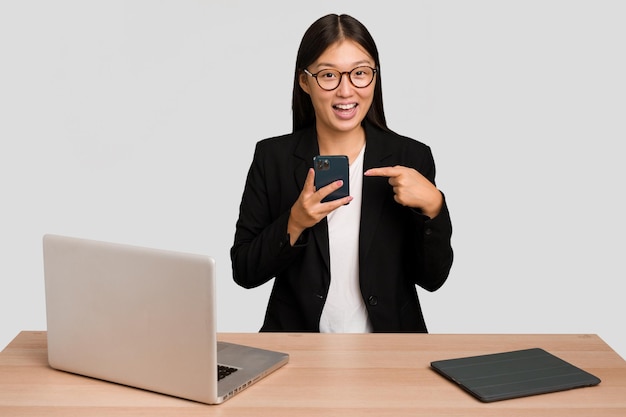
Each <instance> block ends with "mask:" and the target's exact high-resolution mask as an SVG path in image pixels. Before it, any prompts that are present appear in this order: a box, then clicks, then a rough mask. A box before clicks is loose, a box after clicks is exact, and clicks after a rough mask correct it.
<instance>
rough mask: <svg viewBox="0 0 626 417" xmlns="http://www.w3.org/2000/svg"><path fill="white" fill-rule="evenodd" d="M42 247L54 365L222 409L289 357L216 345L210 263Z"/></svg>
mask: <svg viewBox="0 0 626 417" xmlns="http://www.w3.org/2000/svg"><path fill="white" fill-rule="evenodd" d="M43 249H44V252H43V253H44V277H45V288H46V315H47V333H48V361H49V364H50V366H51V367H52V368H55V369H59V370H63V371H67V372H73V373H76V374H81V375H85V376H89V377H93V378H98V379H102V380H106V381H111V382H116V383H119V384H124V385H128V386H132V387H136V388H141V389H145V390H150V391H155V392H159V393H162V394H168V395H172V396H176V397H181V398H185V399H189V400H194V401H198V402H202V403H207V404H219V403H221V402H223V401H225V400H226V399H228V398H230V397H232V396H233V395H235V394H237V393H238V392H240V391H241V390H243V389H244V388H246V387H248V386H250V385H251V384H253V383H254V382H257V381H258V380H259V379H261V378H262V377H264V376H266V375H268V374H269V373H271V372H273V371H274V370H276V369H278V368H280V367H281V366H283V365H284V364H286V363H287V362H288V360H289V355H288V354H286V353H282V352H274V351H268V350H264V349H258V348H254V347H250V346H242V345H236V344H232V343H225V342H220V341H218V340H217V336H216V320H215V311H216V309H215V261H214V260H213V259H212V258H211V257H208V256H202V255H193V254H185V253H178V252H172V251H163V250H157V249H149V248H141V247H136V246H130V245H121V244H115V243H106V242H98V241H93V240H86V239H78V238H73V237H66V236H58V235H45V236H44V238H43ZM218 368H219V370H218Z"/></svg>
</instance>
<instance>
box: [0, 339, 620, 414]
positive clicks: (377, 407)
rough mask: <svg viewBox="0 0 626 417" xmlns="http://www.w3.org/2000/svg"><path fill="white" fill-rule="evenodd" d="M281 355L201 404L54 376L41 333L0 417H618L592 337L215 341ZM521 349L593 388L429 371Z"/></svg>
mask: <svg viewBox="0 0 626 417" xmlns="http://www.w3.org/2000/svg"><path fill="white" fill-rule="evenodd" d="M220 339H221V340H225V341H230V342H235V343H243V344H249V345H254V346H258V347H264V348H267V349H276V350H282V351H285V352H289V353H290V355H291V360H290V362H289V364H287V365H286V366H285V367H283V368H281V369H280V370H278V371H277V372H275V373H273V374H271V375H269V376H268V377H267V378H266V379H264V380H262V381H261V382H259V383H257V384H255V385H253V386H251V387H250V388H248V389H247V390H245V391H244V392H242V393H240V394H238V395H237V396H235V397H234V398H232V399H230V400H228V401H227V402H225V403H224V404H222V405H217V406H209V405H203V404H199V403H195V402H192V401H186V400H182V399H177V398H172V397H168V396H165V395H161V394H156V393H151V392H147V391H142V390H138V389H135V388H129V387H124V386H121V385H116V384H112V383H108V382H103V381H99V380H94V379H90V378H86V377H81V376H77V375H72V374H68V373H65V372H61V371H56V370H53V369H51V368H49V367H48V364H47V351H46V333H45V332H21V333H20V334H19V335H18V336H17V337H16V338H15V339H14V340H13V341H12V342H11V343H10V344H9V345H8V346H7V347H6V349H4V350H3V351H2V352H1V353H0V416H3V417H4V416H42V415H45V416H64V417H66V416H70V415H71V416H213V415H216V416H255V417H262V416H271V417H281V416H289V417H306V416H315V417H318V416H326V415H329V416H341V417H348V416H372V417H384V416H393V417H398V416H431V417H434V416H464V417H467V416H481V417H489V416H498V417H502V416H529V417H530V416H532V417H536V416H548V417H549V416H563V417H577V416H580V417H583V416H584V417H589V416H616V417H617V416H619V417H624V416H626V362H625V361H624V360H623V359H622V358H621V357H620V356H619V355H617V353H615V352H614V351H613V350H612V349H611V348H610V347H609V346H608V345H607V344H606V343H604V342H603V341H602V339H600V338H599V337H598V336H596V335H438V334H437V335H435V334H431V335H423V334H358V335H339V334H335V335H328V334H276V333H275V334H269V333H254V334H231V333H225V334H220ZM529 347H542V348H544V349H546V350H547V351H549V352H551V353H553V354H555V355H557V356H559V357H561V358H562V359H564V360H567V361H569V362H571V363H573V364H574V365H576V366H578V367H580V368H583V369H585V370H587V371H589V372H591V373H593V374H595V375H596V376H598V377H599V378H600V379H601V380H602V382H601V384H600V385H598V386H596V387H589V388H581V389H575V390H571V391H564V392H558V393H552V394H545V395H539V396H534V397H526V398H520V399H514V400H506V401H501V402H496V403H489V404H485V403H481V402H479V401H478V400H475V399H474V398H473V397H471V396H470V395H468V394H466V393H465V392H464V391H462V390H461V389H460V388H458V387H456V386H455V385H453V384H451V383H450V382H448V381H447V380H445V379H443V378H442V377H441V376H439V375H438V374H436V373H435V372H433V371H432V370H430V369H429V365H430V362H431V361H432V360H436V359H445V358H451V357H459V356H468V355H478V354H484V353H492V352H499V351H507V350H516V349H523V348H529Z"/></svg>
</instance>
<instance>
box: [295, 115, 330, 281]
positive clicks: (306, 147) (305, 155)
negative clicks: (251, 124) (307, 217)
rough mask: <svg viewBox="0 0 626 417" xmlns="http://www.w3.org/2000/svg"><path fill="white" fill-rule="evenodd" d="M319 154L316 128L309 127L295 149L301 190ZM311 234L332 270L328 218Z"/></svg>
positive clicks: (325, 262) (296, 169) (296, 176)
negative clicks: (314, 159)
mask: <svg viewBox="0 0 626 417" xmlns="http://www.w3.org/2000/svg"><path fill="white" fill-rule="evenodd" d="M317 155H319V145H318V143H317V134H316V132H315V128H314V127H313V128H308V129H306V130H303V131H302V132H301V135H300V137H299V138H298V143H297V145H296V147H295V149H294V156H295V157H296V158H297V159H299V162H297V163H296V164H295V171H294V175H295V180H296V184H297V187H298V189H299V190H302V187H303V185H304V181H306V176H307V174H308V172H309V168H312V167H313V157H315V156H317ZM311 234H312V235H313V239H314V240H315V243H316V244H317V247H318V249H319V251H320V253H321V254H322V256H321V258H322V260H323V262H324V265H325V267H326V270H327V271H330V248H329V245H328V224H327V223H326V218H324V219H322V221H320V222H319V223H318V224H316V225H315V226H313V227H312V228H311Z"/></svg>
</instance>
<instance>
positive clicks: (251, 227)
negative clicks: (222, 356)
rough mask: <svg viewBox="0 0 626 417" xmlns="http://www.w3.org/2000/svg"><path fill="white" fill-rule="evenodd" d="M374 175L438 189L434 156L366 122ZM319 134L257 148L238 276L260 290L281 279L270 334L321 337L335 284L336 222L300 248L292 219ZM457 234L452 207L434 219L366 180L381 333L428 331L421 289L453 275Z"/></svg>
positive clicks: (370, 307) (365, 230)
mask: <svg viewBox="0 0 626 417" xmlns="http://www.w3.org/2000/svg"><path fill="white" fill-rule="evenodd" d="M364 127H365V134H366V148H365V156H364V162H363V164H364V169H365V170H367V169H369V168H375V167H383V166H394V165H403V166H407V167H412V168H415V169H416V170H418V171H419V172H421V173H422V175H424V176H425V177H427V178H428V179H429V180H430V181H432V182H433V183H434V179H435V165H434V161H433V157H432V153H431V151H430V148H429V147H428V146H426V145H424V144H423V143H420V142H418V141H416V140H413V139H410V138H406V137H403V136H400V135H397V134H395V133H392V132H385V131H383V130H380V129H378V128H375V127H373V126H371V125H370V124H367V123H364ZM318 152H319V148H318V144H317V136H316V132H315V128H314V127H312V128H308V129H303V130H301V131H297V132H295V133H292V134H288V135H284V136H279V137H275V138H270V139H265V140H262V141H260V142H258V143H257V146H256V149H255V153H254V159H253V161H252V165H251V167H250V170H249V172H248V177H247V180H246V185H245V188H244V192H243V197H242V200H241V205H240V211H239V219H238V221H237V225H236V232H235V240H234V245H233V247H232V248H231V252H230V253H231V261H232V267H233V277H234V280H235V282H237V284H239V285H241V286H242V287H245V288H253V287H256V286H259V285H261V284H264V283H265V282H267V281H269V280H271V279H272V278H275V281H274V287H273V289H272V293H271V296H270V300H269V303H268V306H267V312H266V315H265V321H264V323H263V326H262V328H261V331H290V332H317V331H319V320H320V316H321V313H322V308H323V306H324V300H325V298H326V295H327V294H328V287H329V284H330V279H331V277H330V267H329V259H330V255H329V245H328V225H327V223H326V219H324V220H322V221H321V222H319V223H318V224H316V225H315V226H313V227H312V228H310V229H307V230H306V231H305V232H304V233H303V234H302V235H301V236H300V238H299V239H298V241H297V242H296V244H295V245H294V246H293V247H292V246H291V245H290V243H289V236H288V235H287V221H288V219H289V211H290V209H291V206H292V205H293V204H294V202H295V201H296V200H297V199H298V196H299V195H300V191H301V190H302V187H303V185H304V180H305V178H306V175H307V172H308V169H309V168H311V167H312V166H313V157H314V156H315V155H317V154H318ZM451 235H452V225H451V222H450V216H449V213H448V209H447V206H446V203H445V200H444V205H443V207H442V209H441V212H440V214H439V215H438V216H437V217H435V218H434V219H429V218H428V217H426V216H424V215H423V214H421V213H420V212H419V211H418V210H414V209H411V208H407V207H404V206H401V205H400V204H398V203H396V202H395V201H394V194H393V189H392V187H391V186H390V185H389V183H388V179H387V178H384V177H364V178H363V194H362V208H361V228H360V234H359V276H360V286H361V293H362V295H363V300H364V301H365V305H366V307H367V312H368V314H369V318H370V322H371V324H372V328H373V330H374V331H375V332H426V331H427V330H426V325H425V323H424V318H423V316H422V311H421V308H420V304H419V300H418V297H417V291H416V287H415V285H416V284H417V285H419V286H420V287H422V288H425V289H426V290H428V291H435V290H437V289H438V288H439V287H441V285H443V283H444V282H445V281H446V279H447V277H448V273H449V271H450V267H451V266H452V257H453V254H452V248H451V246H450V238H451Z"/></svg>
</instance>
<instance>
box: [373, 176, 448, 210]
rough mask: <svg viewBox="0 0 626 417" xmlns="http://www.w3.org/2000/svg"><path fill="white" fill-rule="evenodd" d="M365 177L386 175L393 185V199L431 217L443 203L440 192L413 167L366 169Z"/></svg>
mask: <svg viewBox="0 0 626 417" xmlns="http://www.w3.org/2000/svg"><path fill="white" fill-rule="evenodd" d="M364 175H365V176H367V177H388V178H389V184H390V185H391V186H392V187H393V192H394V194H395V195H394V199H395V200H396V202H397V203H399V204H402V205H403V206H407V207H413V208H417V209H420V210H421V211H422V213H424V214H425V215H426V216H428V217H430V218H431V219H432V218H434V217H436V216H437V215H438V214H439V211H440V210H441V206H442V204H443V196H442V195H441V192H440V191H439V190H438V189H437V187H435V186H434V185H433V183H432V182H430V181H429V180H428V179H427V178H426V177H424V176H423V175H422V174H420V173H419V172H418V171H416V170H415V169H413V168H407V167H404V166H401V165H396V166H393V167H381V168H372V169H368V170H367V171H365V173H364Z"/></svg>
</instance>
